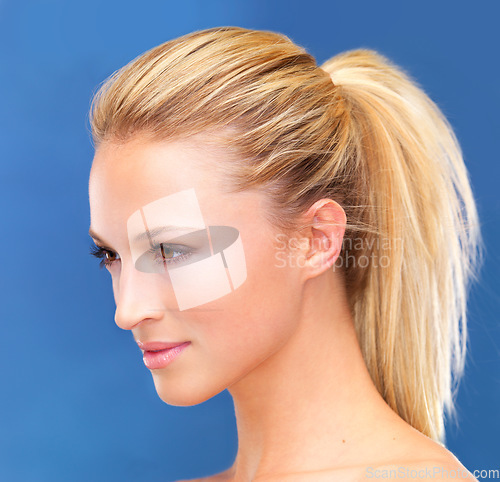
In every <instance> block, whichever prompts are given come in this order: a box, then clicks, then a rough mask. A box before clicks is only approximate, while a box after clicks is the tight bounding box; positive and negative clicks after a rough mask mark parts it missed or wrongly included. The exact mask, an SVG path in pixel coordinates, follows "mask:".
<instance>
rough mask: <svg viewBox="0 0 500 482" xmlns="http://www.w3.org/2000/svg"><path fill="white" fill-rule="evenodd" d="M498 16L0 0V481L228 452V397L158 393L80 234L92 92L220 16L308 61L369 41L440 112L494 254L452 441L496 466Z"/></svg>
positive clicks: (123, 477) (483, 6)
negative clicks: (176, 399) (167, 400)
mask: <svg viewBox="0 0 500 482" xmlns="http://www.w3.org/2000/svg"><path fill="white" fill-rule="evenodd" d="M181 3H182V4H181ZM499 13H500V9H499V3H498V2H496V1H490V2H487V1H478V2H474V3H472V2H460V1H428V0H425V1H422V0H420V1H418V2H417V1H412V2H410V1H377V2H375V1H366V2H361V1H345V0H344V1H342V2H336V1H324V2H321V1H314V0H310V1H308V2H294V1H275V2H269V1H264V0H257V1H256V0H252V1H249V0H247V1H244V2H237V1H212V2H208V1H203V0H199V1H195V0H190V1H184V2H179V3H178V2H160V1H144V2H141V3H139V2H132V1H117V0H111V1H108V2H99V1H97V0H87V1H85V2H76V1H75V2H70V1H62V0H52V1H49V0H47V1H38V2H36V1H28V0H25V1H14V0H0V59H1V66H0V95H1V97H0V99H1V101H0V102H1V103H0V145H1V158H0V159H1V160H0V162H1V164H0V166H1V171H0V173H1V174H0V187H1V189H0V200H1V206H2V215H1V226H2V227H1V228H0V229H1V232H2V236H1V241H0V243H1V250H0V256H1V265H0V266H1V288H0V297H1V299H0V310H1V322H2V336H1V341H0V343H1V349H0V362H1V367H2V372H1V377H2V383H1V388H0V390H1V397H0V480H2V481H4V480H5V481H9V482H15V481H23V482H24V481H51V482H54V481H66V480H71V481H90V480H91V481H139V480H146V479H148V478H154V479H161V480H164V481H171V480H175V479H178V478H191V477H195V476H202V475H208V474H211V473H215V472H217V471H220V470H222V469H224V468H226V467H228V466H229V465H230V464H231V463H232V460H233V458H234V456H235V454H236V446H237V438H236V429H235V420H234V414H233V407H232V402H231V398H230V396H229V394H228V393H227V392H223V393H221V394H220V395H218V396H217V397H215V398H213V399H211V400H209V401H207V402H205V403H203V404H201V405H198V406H195V407H189V408H181V407H170V406H167V405H165V404H164V403H163V402H161V400H160V399H159V398H158V397H157V395H156V392H155V389H154V385H153V382H152V379H151V376H150V374H149V372H148V370H147V369H146V368H145V367H144V365H143V363H142V360H141V356H140V353H139V351H138V349H137V346H136V345H135V344H134V342H133V340H132V337H131V334H130V333H129V332H125V331H122V330H120V329H119V328H117V327H116V326H115V324H114V322H113V316H114V303H113V298H112V291H111V282H110V278H109V275H108V274H107V273H106V272H105V271H102V272H100V271H99V269H98V267H97V262H96V261H95V260H94V259H91V257H90V256H89V255H88V250H89V246H90V238H88V236H87V230H88V227H89V214H88V199H87V179H88V173H89V169H90V165H91V160H92V156H93V150H92V146H91V143H90V138H89V133H88V124H87V112H88V107H89V103H90V99H91V95H92V92H93V91H94V90H95V89H96V88H97V86H98V84H99V83H100V82H101V81H103V80H104V79H105V77H107V76H108V75H110V74H111V73H112V72H113V71H114V70H116V69H118V68H119V67H121V66H122V65H124V64H125V63H126V62H128V61H129V60H131V59H132V58H134V57H135V56H137V55H139V54H140V53H142V52H143V51H145V50H147V49H149V48H151V47H153V46H155V45H157V44H160V43H162V42H164V41H166V40H169V39H171V38H174V37H177V36H179V35H182V34H185V33H188V32H190V31H193V30H198V29H203V28H208V27H213V26H220V25H239V26H243V27H249V28H257V29H268V30H275V31H279V32H282V33H285V34H287V35H288V36H289V37H291V38H292V40H294V41H295V42H296V43H298V44H300V45H302V46H304V47H306V48H307V49H308V50H309V51H310V52H311V53H312V54H313V55H315V56H316V58H317V59H318V61H319V62H323V61H324V60H326V59H327V58H329V57H330V56H332V55H334V54H335V53H338V52H341V51H343V50H346V49H352V48H357V47H368V48H374V49H378V50H380V51H381V52H382V53H384V54H386V55H387V56H389V58H391V59H392V60H394V61H395V62H396V63H398V64H400V65H401V66H402V67H404V68H405V69H407V70H408V71H409V72H410V73H411V74H412V75H413V76H414V77H415V78H416V79H417V80H418V81H419V82H420V83H421V84H422V85H423V86H424V88H425V90H426V91H427V92H428V93H429V94H430V95H431V97H432V98H433V99H434V100H435V101H436V102H437V103H438V104H439V105H440V107H441V108H442V109H443V111H444V112H445V114H446V115H447V116H448V118H449V119H450V121H451V123H452V125H453V126H454V127H455V129H456V132H457V135H458V137H459V139H460V141H461V143H462V146H463V150H464V154H465V158H466V163H467V166H468V169H469V171H470V175H471V179H472V185H473V189H474V192H475V195H476V198H477V202H478V206H479V211H480V216H481V220H482V226H483V234H484V238H485V241H486V247H487V253H486V262H485V265H484V268H483V271H482V273H481V282H480V283H479V284H478V285H476V286H474V287H473V289H472V291H471V301H470V305H469V306H470V311H469V312H470V325H469V326H470V352H469V358H468V363H467V368H466V374H465V378H464V379H463V382H462V385H461V388H460V391H459V396H458V420H459V423H458V425H456V424H449V425H448V428H447V438H448V447H449V448H450V450H452V451H453V452H454V453H455V454H456V455H457V457H458V458H459V459H460V460H461V461H462V463H463V464H464V465H465V466H466V467H468V468H469V469H470V470H473V469H481V468H486V469H488V468H497V469H498V468H500V443H499V436H500V416H499V406H500V325H499V322H498V321H499V320H498V317H499V313H500V301H499V296H498V293H497V287H498V285H499V281H500V275H499V266H500V257H499V255H498V251H497V247H498V239H499V235H500V230H499V220H500V216H499V214H500V202H499V196H498V189H499V188H498V181H499V179H500V168H499V155H498V153H499V151H500V145H499V141H498V139H499V134H500V129H499V127H500V123H499V116H498V110H499V107H500V94H499V74H500V69H499V57H498V47H499V46H500V42H499V40H500V38H499V35H498V31H499V30H498V18H499ZM443 249H446V247H445V246H443Z"/></svg>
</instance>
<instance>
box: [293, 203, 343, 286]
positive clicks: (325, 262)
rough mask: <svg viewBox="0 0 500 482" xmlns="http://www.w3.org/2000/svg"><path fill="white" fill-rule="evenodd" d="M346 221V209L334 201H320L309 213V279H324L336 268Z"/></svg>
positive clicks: (305, 258)
mask: <svg viewBox="0 0 500 482" xmlns="http://www.w3.org/2000/svg"><path fill="white" fill-rule="evenodd" d="M346 219H347V218H346V215H345V211H344V209H343V208H342V206H340V204H338V203H337V202H335V201H333V200H332V199H321V200H319V201H316V202H315V203H314V204H313V205H312V206H311V207H310V208H309V209H308V210H307V212H306V213H305V215H304V221H305V223H307V225H310V227H309V228H306V230H305V237H306V239H308V241H309V242H308V243H307V244H308V246H307V247H306V252H305V253H304V262H303V263H302V266H303V267H304V268H305V269H306V270H307V277H308V278H313V277H315V276H318V275H320V274H321V273H323V272H325V271H326V270H327V269H329V268H331V267H332V266H333V265H334V264H335V261H336V260H337V258H338V257H339V254H340V251H341V250H342V240H343V239H344V233H345V224H346Z"/></svg>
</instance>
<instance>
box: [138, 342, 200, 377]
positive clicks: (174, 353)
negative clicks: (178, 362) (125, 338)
mask: <svg viewBox="0 0 500 482" xmlns="http://www.w3.org/2000/svg"><path fill="white" fill-rule="evenodd" d="M137 344H138V345H139V347H140V348H141V350H143V351H144V354H143V357H142V359H143V361H144V364H145V365H146V367H147V368H149V369H150V370H154V369H158V368H164V367H166V366H167V365H168V364H170V363H171V362H172V361H174V360H175V358H177V357H178V356H179V355H180V354H181V353H182V352H183V351H184V349H185V348H187V347H188V346H189V345H190V344H191V342H190V341H186V342H174V343H164V342H160V341H158V342H156V341H154V342H151V343H142V342H139V341H138V342H137Z"/></svg>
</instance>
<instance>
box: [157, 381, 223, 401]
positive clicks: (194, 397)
mask: <svg viewBox="0 0 500 482" xmlns="http://www.w3.org/2000/svg"><path fill="white" fill-rule="evenodd" d="M153 380H154V384H155V388H156V393H157V394H158V396H159V397H160V399H161V400H162V401H163V402H165V403H166V404H167V405H172V406H175V407H191V406H193V405H198V404H200V403H203V402H206V401H207V400H209V399H210V398H213V397H215V396H216V395H218V394H219V393H220V392H222V391H223V390H224V389H225V388H226V387H222V388H221V389H220V390H214V389H213V387H212V390H210V389H209V387H200V386H194V385H193V384H190V383H187V384H185V383H177V384H176V383H173V382H172V381H164V380H161V379H160V377H158V376H155V375H154V374H153Z"/></svg>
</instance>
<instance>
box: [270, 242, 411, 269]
mask: <svg viewBox="0 0 500 482" xmlns="http://www.w3.org/2000/svg"><path fill="white" fill-rule="evenodd" d="M275 241H276V245H275V266H276V267H278V268H284V267H299V268H303V267H305V266H306V264H307V262H308V258H307V256H306V253H307V252H311V251H322V250H324V249H325V243H327V241H325V240H324V239H319V238H313V239H311V238H307V237H302V238H299V237H293V236H287V235H285V234H278V235H277V236H276V238H275ZM402 246H403V240H402V239H401V238H393V239H389V238H382V237H370V238H366V237H361V236H360V237H349V238H346V237H344V239H343V240H342V248H341V251H340V255H339V257H338V258H337V260H336V262H335V264H334V268H341V267H345V268H352V267H360V268H367V267H368V266H371V267H373V268H388V267H389V266H390V264H391V253H393V252H394V251H395V250H401V249H402Z"/></svg>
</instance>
